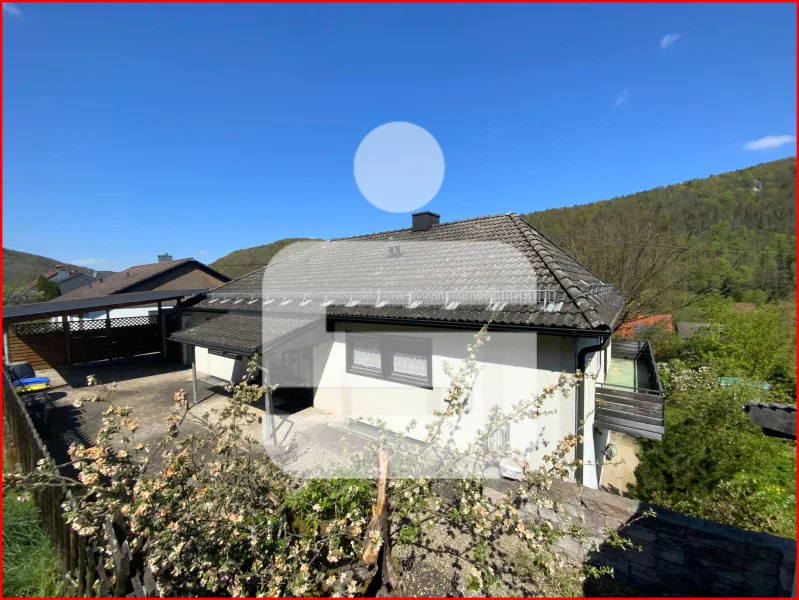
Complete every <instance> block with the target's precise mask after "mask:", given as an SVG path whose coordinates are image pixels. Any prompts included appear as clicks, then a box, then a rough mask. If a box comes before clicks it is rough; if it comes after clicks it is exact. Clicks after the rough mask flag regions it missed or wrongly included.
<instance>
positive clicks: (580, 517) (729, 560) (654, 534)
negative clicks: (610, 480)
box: [490, 482, 796, 597]
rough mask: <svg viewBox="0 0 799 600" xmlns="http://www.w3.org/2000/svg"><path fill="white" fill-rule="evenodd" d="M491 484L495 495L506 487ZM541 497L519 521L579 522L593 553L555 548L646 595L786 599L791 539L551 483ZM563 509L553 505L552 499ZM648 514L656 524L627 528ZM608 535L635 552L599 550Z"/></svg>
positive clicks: (575, 546)
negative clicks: (611, 532) (650, 512)
mask: <svg viewBox="0 0 799 600" xmlns="http://www.w3.org/2000/svg"><path fill="white" fill-rule="evenodd" d="M507 485H508V484H507V483H505V482H492V483H491V484H490V487H491V488H492V489H493V490H496V491H501V490H502V489H503V488H505V487H507ZM546 496H547V497H544V498H540V499H537V500H534V501H530V502H528V503H526V504H524V505H522V507H521V508H520V511H521V513H522V514H523V515H524V516H527V517H531V518H535V519H547V520H550V521H552V522H557V523H561V524H567V523H571V522H577V523H580V524H582V526H583V527H584V528H585V529H586V530H587V532H588V534H589V539H590V540H591V541H595V542H596V543H598V544H599V548H598V551H590V552H588V553H586V550H585V548H584V547H583V546H582V545H581V544H580V543H578V542H577V541H576V540H575V539H573V538H561V539H560V540H559V541H558V545H559V546H560V548H561V549H562V550H563V551H564V552H565V553H566V554H567V555H569V556H570V557H571V558H572V559H573V560H578V561H588V562H591V563H593V564H598V565H610V566H612V567H613V568H614V576H615V578H616V579H620V580H626V581H628V582H630V583H631V584H633V585H634V586H635V587H637V588H639V589H641V590H642V591H645V592H647V593H651V594H655V595H663V596H767V597H779V596H790V595H791V592H792V587H793V582H794V574H795V570H796V542H795V540H790V539H785V538H779V537H776V536H772V535H767V534H764V533H757V532H752V531H744V530H742V529H737V528H735V527H729V526H727V525H721V524H719V523H714V522H712V521H707V520H704V519H697V518H695V517H689V516H687V515H683V514H680V513H676V512H674V511H671V510H667V509H665V508H661V507H658V506H651V505H648V504H645V503H643V502H637V501H635V500H630V499H628V498H623V497H621V496H616V495H614V494H610V493H607V492H603V491H600V490H594V489H588V488H582V489H581V488H580V487H579V486H577V485H575V484H573V483H566V482H556V483H555V484H554V485H553V486H552V489H551V490H550V491H549V493H548V494H546ZM555 498H556V499H559V500H560V501H561V502H560V503H556V504H555V506H553V505H552V503H551V502H550V501H551V500H552V499H555ZM649 508H651V509H652V510H654V511H655V512H656V513H657V517H656V518H652V517H645V518H642V519H639V520H637V521H635V522H634V523H631V521H633V520H634V519H636V518H637V517H640V516H641V515H642V514H643V513H644V512H645V511H646V510H647V509H649ZM609 529H613V530H616V531H618V532H619V534H620V535H622V536H623V537H626V538H629V539H630V540H631V541H632V542H633V543H634V544H635V545H636V546H640V548H641V549H640V550H637V549H630V550H623V549H619V548H614V547H611V546H610V545H608V544H607V543H602V540H603V539H604V538H603V535H604V534H605V533H606V532H607V531H608V530H609Z"/></svg>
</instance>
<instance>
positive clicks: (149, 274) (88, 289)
mask: <svg viewBox="0 0 799 600" xmlns="http://www.w3.org/2000/svg"><path fill="white" fill-rule="evenodd" d="M160 258H162V257H159V259H160ZM169 258H171V257H169ZM73 277H74V276H73ZM71 281H72V277H68V278H66V279H63V280H62V281H61V282H59V285H61V284H64V285H65V286H68V285H69V284H70V282H71ZM228 281H230V278H229V277H227V276H225V275H223V274H222V273H219V272H218V271H215V270H214V269H212V268H210V267H208V266H206V265H204V264H203V263H201V262H199V261H196V260H194V259H193V258H184V259H180V260H161V261H160V262H157V263H152V264H147V265H138V266H135V267H130V268H129V269H125V270H124V271H121V272H119V273H113V274H111V275H108V276H105V277H102V278H100V279H95V280H93V281H90V282H89V283H88V285H83V286H80V287H78V288H76V289H73V290H71V291H67V292H66V293H64V294H62V295H61V296H59V297H58V300H80V299H86V298H99V297H101V296H110V295H113V294H124V293H129V292H146V291H153V290H180V289H211V288H215V287H217V286H219V285H221V284H223V283H226V282H228ZM157 310H158V306H157V304H155V305H153V306H136V307H132V308H117V309H112V310H111V311H109V312H107V311H104V310H103V311H95V312H90V313H83V314H78V315H71V316H70V320H72V321H77V320H91V319H105V318H106V317H109V316H110V318H117V317H138V316H147V315H150V314H152V313H154V312H155V311H157Z"/></svg>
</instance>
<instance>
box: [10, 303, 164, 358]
mask: <svg viewBox="0 0 799 600" xmlns="http://www.w3.org/2000/svg"><path fill="white" fill-rule="evenodd" d="M164 318H166V315H164ZM163 332H164V327H162V326H161V324H160V323H159V321H158V316H157V315H151V316H140V317H123V318H116V319H96V320H87V321H67V322H64V321H58V322H45V323H23V324H20V325H13V326H12V327H11V330H10V331H9V337H8V351H9V352H8V353H9V362H15V361H24V362H27V363H30V364H31V366H32V367H33V368H34V369H49V368H54V367H61V366H67V365H73V364H80V363H86V362H92V361H95V360H111V359H114V358H127V357H129V356H136V355H137V354H147V353H149V352H159V351H160V350H161V349H162V342H161V336H162V335H163Z"/></svg>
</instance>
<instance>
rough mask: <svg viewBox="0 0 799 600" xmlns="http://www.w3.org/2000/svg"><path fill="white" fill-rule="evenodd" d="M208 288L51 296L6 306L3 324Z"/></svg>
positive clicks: (169, 297) (167, 297) (177, 296)
mask: <svg viewBox="0 0 799 600" xmlns="http://www.w3.org/2000/svg"><path fill="white" fill-rule="evenodd" d="M207 291H208V290H207V289H203V288H192V289H185V290H152V291H148V292H131V293H128V294H113V295H111V296H100V297H96V298H77V299H74V300H58V299H56V300H51V301H50V302H35V303H33V304H18V305H16V306H3V324H4V325H10V324H12V323H22V322H25V321H33V320H36V319H49V318H50V317H58V316H61V315H73V314H77V313H84V312H90V311H93V310H108V309H112V308H122V307H125V306H139V305H142V304H151V303H153V302H161V301H164V300H178V299H180V298H186V297H188V296H194V295H196V294H203V293H205V292H207Z"/></svg>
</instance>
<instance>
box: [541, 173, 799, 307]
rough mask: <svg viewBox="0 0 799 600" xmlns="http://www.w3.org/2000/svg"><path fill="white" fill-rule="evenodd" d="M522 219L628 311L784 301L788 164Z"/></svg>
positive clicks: (792, 194)
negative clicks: (610, 289)
mask: <svg viewBox="0 0 799 600" xmlns="http://www.w3.org/2000/svg"><path fill="white" fill-rule="evenodd" d="M525 218H526V219H527V220H528V221H529V222H530V223H531V224H532V225H533V226H534V227H536V228H538V229H540V230H541V231H542V232H543V233H544V234H546V235H547V236H549V237H550V238H551V239H552V240H553V241H554V242H556V243H557V244H558V245H560V246H561V248H563V250H565V251H566V252H568V253H570V254H571V255H572V256H574V257H575V258H576V259H577V260H579V261H580V262H582V263H583V264H584V265H585V266H586V267H588V268H589V269H591V270H592V271H593V272H595V273H596V274H597V275H598V276H599V277H602V278H603V279H604V280H605V281H607V282H608V283H612V284H613V285H614V286H616V288H617V289H619V291H621V292H622V294H623V295H624V296H625V297H626V298H627V299H628V300H629V301H630V302H631V305H632V306H631V310H633V311H636V310H641V311H646V312H654V311H664V312H665V311H671V310H674V309H676V308H679V307H680V306H682V305H685V304H686V303H690V302H691V301H692V300H694V299H696V298H697V297H701V296H706V295H709V294H721V295H724V296H729V297H734V298H737V299H739V300H743V301H754V302H762V301H764V300H766V299H773V298H786V297H789V296H792V295H793V294H794V290H795V280H796V267H795V265H796V252H795V239H796V159H795V158H786V159H783V160H778V161H774V162H769V163H763V164H760V165H756V166H753V167H749V168H747V169H741V170H739V171H732V172H730V173H724V174H722V175H714V176H711V177H708V178H705V179H693V180H691V181H686V182H684V183H679V184H676V185H669V186H660V187H658V188H655V189H653V190H649V191H646V192H640V193H637V194H631V195H629V196H622V197H618V198H613V199H611V200H605V201H601V202H594V203H591V204H586V205H581V206H572V207H568V208H557V209H550V210H545V211H541V212H536V213H530V214H528V215H526V216H525Z"/></svg>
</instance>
